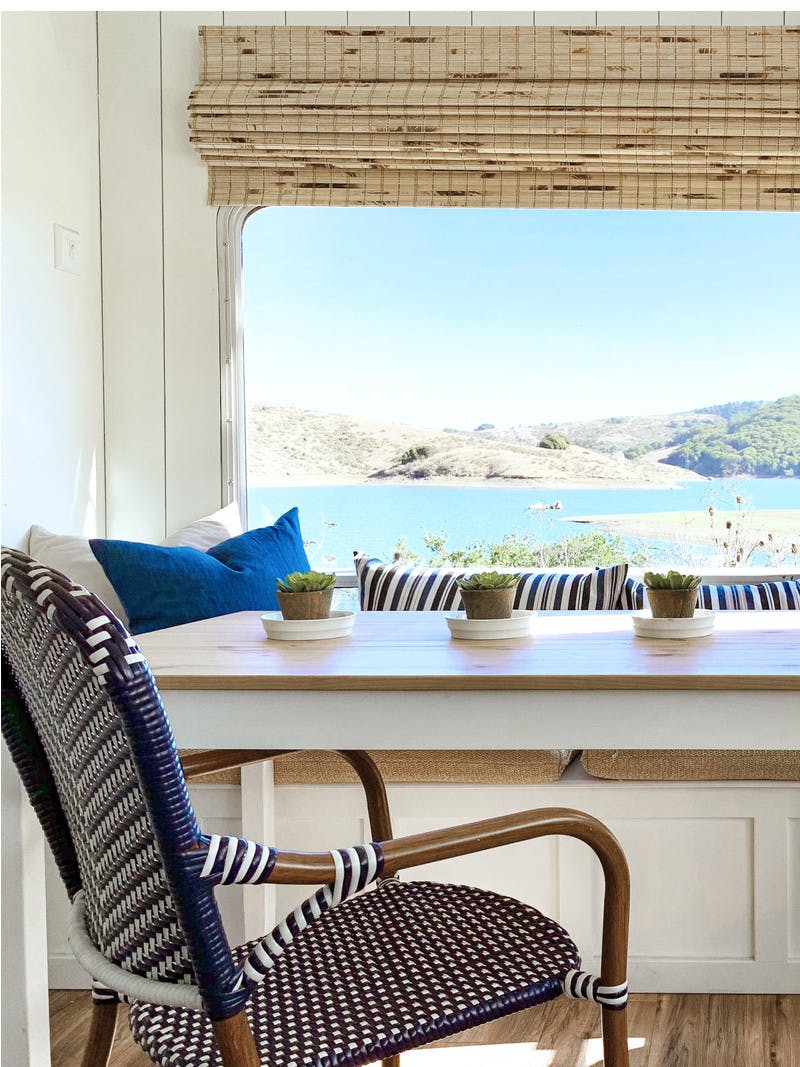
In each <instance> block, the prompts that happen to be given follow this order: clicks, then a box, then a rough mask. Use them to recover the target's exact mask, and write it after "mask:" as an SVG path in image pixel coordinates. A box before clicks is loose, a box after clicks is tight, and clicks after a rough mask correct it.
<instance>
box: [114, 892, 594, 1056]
mask: <svg viewBox="0 0 800 1067" xmlns="http://www.w3.org/2000/svg"><path fill="white" fill-rule="evenodd" d="M256 944H257V942H252V943H250V944H248V945H241V946H240V947H239V948H238V949H236V951H235V956H236V958H237V961H238V962H241V961H242V960H243V959H244V958H246V956H247V955H249V953H250V952H251V951H252V950H253V948H254V947H255V945H256ZM579 966H580V960H579V957H578V952H577V949H576V947H575V945H574V943H573V941H572V940H571V938H570V937H569V935H568V934H567V933H566V931H565V930H563V929H562V927H560V926H559V925H558V923H556V922H554V921H553V920H552V919H548V918H547V916H545V915H542V914H541V912H539V911H537V910H536V909H535V908H531V907H529V906H528V905H526V904H522V903H520V902H519V901H516V900H512V899H510V898H508V897H504V896H501V895H499V894H497V893H491V892H487V891H485V890H481V889H473V888H470V887H467V886H456V885H444V884H440V883H436V882H399V881H387V882H383V883H382V884H381V885H380V886H379V887H378V888H377V889H375V890H372V891H367V892H364V893H362V894H360V895H359V896H356V897H354V898H351V899H350V900H347V901H345V902H343V903H342V904H340V905H339V906H338V907H336V908H334V909H333V910H332V911H330V912H328V913H326V914H324V915H323V916H322V917H321V918H320V919H318V920H317V921H316V922H313V923H311V924H310V925H309V926H308V927H306V929H305V930H303V931H302V933H300V934H299V935H298V936H297V937H296V938H295V940H294V941H293V942H292V943H291V944H289V945H288V947H287V948H286V950H285V951H284V953H283V955H282V956H280V958H279V959H278V960H277V961H276V963H275V966H274V967H273V968H272V969H271V970H270V971H269V972H268V974H267V977H266V978H265V979H264V981H263V982H262V983H261V984H260V985H259V986H258V987H257V988H256V990H255V992H254V994H253V996H252V997H251V999H250V1002H249V1004H248V1009H247V1010H248V1015H249V1017H250V1024H251V1026H252V1029H253V1033H254V1036H255V1039H256V1044H257V1045H258V1048H259V1051H260V1054H261V1062H262V1064H263V1065H264V1067H338V1065H348V1067H356V1065H357V1064H363V1063H371V1062H373V1061H375V1060H379V1059H381V1058H383V1057H385V1056H389V1055H391V1054H392V1053H397V1052H403V1051H405V1050H406V1049H411V1048H415V1047H416V1046H418V1045H422V1044H426V1043H427V1042H429V1041H434V1040H436V1039H437V1038H441V1037H445V1036H447V1035H448V1034H453V1033H457V1032H458V1031H460V1030H467V1029H469V1028H470V1027H473V1026H477V1025H478V1024H479V1023H482V1022H486V1021H488V1020H489V1019H496V1018H499V1017H500V1016H503V1015H508V1014H510V1013H511V1012H514V1011H518V1010H520V1009H522V1008H527V1007H529V1006H530V1005H532V1004H538V1003H541V1002H543V1001H546V1000H552V999H553V998H554V997H556V996H558V994H559V993H560V992H561V991H562V987H561V980H562V978H564V976H565V975H566V974H567V972H568V971H569V970H571V969H573V968H578V967H579ZM130 1024H131V1031H132V1033H133V1036H134V1038H135V1039H136V1041H137V1042H138V1043H139V1044H140V1045H141V1046H142V1048H143V1049H144V1050H145V1051H146V1052H147V1053H148V1055H149V1056H150V1057H151V1058H152V1059H153V1060H154V1061H155V1062H156V1063H158V1064H162V1065H163V1067H177V1065H180V1067H221V1064H222V1060H221V1058H220V1056H219V1053H218V1052H217V1050H216V1046H215V1045H214V1042H213V1037H212V1031H211V1024H210V1022H209V1020H208V1018H207V1017H206V1015H205V1013H204V1012H192V1011H186V1010H183V1009H176V1008H163V1007H158V1006H155V1005H151V1004H142V1003H138V1004H135V1005H133V1006H132V1008H131V1012H130Z"/></svg>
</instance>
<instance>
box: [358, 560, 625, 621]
mask: <svg viewBox="0 0 800 1067" xmlns="http://www.w3.org/2000/svg"><path fill="white" fill-rule="evenodd" d="M355 565H356V575H357V576H358V589H359V597H360V601H361V610H362V611H454V610H459V609H460V608H461V607H462V604H461V594H460V592H459V589H458V585H457V584H456V583H457V580H458V579H459V578H461V577H462V576H463V575H465V574H470V573H474V572H475V571H476V568H475V567H471V568H465V567H462V568H455V567H409V566H405V565H404V564H402V563H383V562H382V561H381V560H379V559H373V558H371V557H370V556H367V555H365V554H364V553H359V552H356V553H355ZM627 574H628V565H627V564H626V563H622V564H619V565H618V566H616V567H605V568H598V569H596V570H594V571H590V572H589V573H584V574H564V573H561V574H558V573H556V574H551V573H547V572H542V571H529V572H526V573H523V574H521V575H520V582H519V585H518V587H517V594H516V597H515V598H514V607H515V608H525V609H528V610H532V611H611V610H615V609H617V608H620V607H621V606H622V605H621V604H620V595H621V593H622V589H623V586H624V585H625V579H626V577H627Z"/></svg>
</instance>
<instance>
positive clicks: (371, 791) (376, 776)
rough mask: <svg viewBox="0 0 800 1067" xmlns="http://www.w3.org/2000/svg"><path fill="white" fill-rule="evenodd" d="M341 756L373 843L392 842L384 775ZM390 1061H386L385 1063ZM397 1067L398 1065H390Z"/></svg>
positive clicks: (350, 754) (371, 764)
mask: <svg viewBox="0 0 800 1067" xmlns="http://www.w3.org/2000/svg"><path fill="white" fill-rule="evenodd" d="M337 751H338V753H339V755H340V756H342V757H343V758H344V759H346V760H347V762H348V763H349V764H350V766H351V767H352V768H353V770H354V771H355V772H356V774H357V775H358V777H359V778H360V779H361V784H362V786H363V787H364V792H365V794H366V797H367V811H368V812H369V828H370V833H371V834H372V840H373V841H391V839H392V838H393V837H394V834H393V833H392V820H391V817H390V815H389V800H388V798H387V796H386V786H385V785H384V782H383V775H382V774H381V772H380V771H379V770H378V765H377V764H376V763H375V760H374V759H373V758H372V756H370V755H369V753H368V752H361V751H358V750H355V749H351V750H349V751H343V750H342V749H337ZM386 1062H388V1061H386V1060H384V1063H386ZM390 1067H396V1064H390Z"/></svg>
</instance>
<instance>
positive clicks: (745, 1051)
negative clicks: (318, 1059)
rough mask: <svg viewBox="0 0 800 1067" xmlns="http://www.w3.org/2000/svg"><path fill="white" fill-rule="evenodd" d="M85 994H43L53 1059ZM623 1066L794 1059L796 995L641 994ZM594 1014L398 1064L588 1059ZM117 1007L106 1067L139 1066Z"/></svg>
mask: <svg viewBox="0 0 800 1067" xmlns="http://www.w3.org/2000/svg"><path fill="white" fill-rule="evenodd" d="M90 1011H91V1004H90V997H89V994H88V993H85V992H78V991H75V990H53V991H51V993H50V1040H51V1047H52V1053H53V1065H52V1067H79V1065H80V1060H81V1054H82V1051H83V1043H84V1041H85V1038H86V1033H87V1030H88V1021H89V1014H90ZM629 1034H630V1049H631V1067H800V996H755V995H749V994H748V995H740V996H731V995H726V996H722V995H716V994H715V995H709V994H686V995H678V994H660V993H641V994H639V995H638V996H637V995H633V996H632V997H631V1006H630V1010H629ZM601 1062H602V1049H601V1043H600V1030H599V1013H598V1011H597V1009H596V1008H595V1007H594V1006H593V1005H591V1004H586V1003H582V1002H576V1001H571V1000H567V999H566V998H564V997H560V998H559V999H558V1000H555V1001H551V1002H550V1003H549V1004H545V1005H544V1006H542V1007H539V1008H532V1009H530V1010H529V1011H524V1012H519V1013H518V1014H516V1015H512V1016H510V1017H509V1018H507V1019H498V1020H497V1021H496V1022H493V1023H487V1024H486V1025H485V1026H481V1027H478V1028H476V1029H474V1030H471V1031H469V1032H468V1033H465V1034H460V1035H457V1036H456V1037H454V1038H451V1039H449V1040H448V1041H446V1042H441V1043H439V1044H437V1045H432V1046H429V1047H428V1048H426V1049H421V1050H420V1051H418V1052H413V1053H406V1054H405V1055H404V1056H403V1067H592V1065H594V1064H598V1065H599V1064H600V1063H601ZM149 1063H150V1060H149V1058H148V1057H147V1056H146V1055H145V1054H144V1053H143V1052H142V1051H141V1050H140V1049H139V1048H138V1046H137V1045H135V1044H134V1042H133V1040H132V1038H131V1036H130V1034H129V1032H128V1026H127V1018H126V1016H125V1012H124V1009H123V1010H122V1011H120V1022H119V1025H118V1027H117V1043H116V1045H115V1048H114V1054H113V1056H112V1058H111V1067H147V1065H148V1064H149Z"/></svg>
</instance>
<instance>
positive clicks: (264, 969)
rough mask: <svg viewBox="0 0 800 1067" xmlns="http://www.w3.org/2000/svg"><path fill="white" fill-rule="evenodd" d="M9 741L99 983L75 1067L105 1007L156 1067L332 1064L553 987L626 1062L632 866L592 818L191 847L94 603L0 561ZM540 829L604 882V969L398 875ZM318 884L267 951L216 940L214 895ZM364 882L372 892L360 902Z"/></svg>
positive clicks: (483, 1017) (554, 812)
mask: <svg viewBox="0 0 800 1067" xmlns="http://www.w3.org/2000/svg"><path fill="white" fill-rule="evenodd" d="M2 605H3V612H4V647H3V733H4V736H5V738H6V741H7V744H8V747H9V749H10V751H11V754H12V757H13V759H14V762H15V764H16V766H17V768H18V769H19V772H20V775H21V777H22V780H23V782H24V785H25V787H26V789H27V791H28V794H29V796H30V799H31V801H32V804H33V806H34V809H35V810H36V812H37V814H38V816H39V819H40V821H41V823H42V826H43V828H44V832H45V834H46V837H47V839H48V842H49V844H50V847H51V848H52V851H53V853H54V855H55V858H56V861H57V864H58V867H59V870H60V873H61V877H62V878H63V881H64V884H65V886H66V889H67V892H68V894H69V896H70V898H71V900H72V915H71V922H70V944H71V946H72V949H73V951H74V952H75V955H76V956H77V958H78V959H79V961H80V962H81V963H82V964H83V965H84V967H85V968H86V969H87V970H88V972H89V974H90V975H91V976H92V977H93V979H94V980H95V982H94V998H95V1004H94V1008H93V1016H92V1024H91V1030H90V1035H89V1042H88V1045H87V1049H86V1053H85V1055H84V1059H83V1064H84V1067H105V1065H106V1064H107V1063H108V1059H109V1056H110V1054H111V1046H112V1042H113V1035H114V1029H115V1020H116V1012H117V1004H118V1002H119V1000H120V999H124V1000H126V1001H128V1002H129V1003H130V1005H131V1007H130V1025H131V1030H132V1032H133V1036H134V1038H135V1039H136V1041H138V1043H139V1044H140V1045H141V1046H142V1048H143V1049H144V1050H145V1051H146V1052H147V1053H148V1054H149V1055H150V1057H151V1058H152V1059H153V1060H154V1061H155V1063H157V1064H163V1065H164V1067H167V1065H180V1067H217V1065H220V1064H221V1065H224V1067H256V1065H259V1064H263V1065H265V1067H338V1065H349V1067H356V1065H358V1064H366V1063H372V1062H375V1061H378V1060H381V1059H383V1060H384V1062H391V1063H395V1064H396V1063H397V1056H398V1054H399V1053H401V1052H403V1051H405V1050H407V1049H411V1048H415V1047H417V1046H419V1045H423V1044H426V1043H427V1042H429V1041H433V1040H435V1039H437V1038H441V1037H445V1036H446V1035H448V1034H452V1033H456V1032H458V1031H461V1030H465V1029H468V1028H470V1027H472V1026H476V1025H478V1024H479V1023H482V1022H485V1021H487V1020H489V1019H493V1018H498V1017H500V1016H503V1015H507V1014H510V1013H511V1012H514V1011H517V1010H519V1009H522V1008H526V1007H528V1006H530V1005H532V1004H537V1003H541V1002H544V1001H547V1000H551V999H553V998H554V997H556V996H558V995H559V994H560V993H562V992H564V993H566V994H567V995H569V996H572V997H580V998H584V999H590V1000H594V1001H596V1002H597V1003H598V1004H600V1005H601V1006H602V1015H603V1040H604V1049H605V1062H606V1064H607V1065H609V1067H622V1065H627V1063H628V1052H627V1034H626V1022H625V1015H626V1012H625V1004H626V1001H627V988H626V984H625V967H626V947H627V924H628V871H627V865H626V863H625V859H624V856H623V854H622V852H621V850H620V847H619V845H618V843H617V841H616V840H615V838H614V837H613V835H612V834H611V833H610V831H608V830H607V829H606V828H605V827H604V826H603V825H602V824H601V823H599V822H597V821H596V820H595V819H593V818H591V817H590V816H588V815H585V814H582V813H580V812H575V811H569V810H566V809H559V808H553V809H541V810H537V811H528V812H520V813H518V814H514V815H509V816H507V817H503V818H495V819H487V820H485V821H482V822H477V823H472V824H469V825H465V826H459V827H456V828H452V829H446V830H440V831H435V832H433V833H426V834H418V835H414V836H411V837H406V838H399V839H396V840H384V841H380V842H378V841H376V842H373V843H372V844H368V845H356V846H354V847H352V848H344V849H340V850H337V851H335V852H331V853H324V854H318V853H310V854H304V853H296V852H285V851H282V850H281V851H278V850H276V849H275V848H271V847H267V846H265V845H262V844H258V843H256V842H253V841H246V840H241V839H239V838H236V837H219V836H216V835H212V836H210V837H209V836H206V835H204V834H203V833H202V832H201V831H200V829H199V827H198V825H197V822H196V820H195V817H194V814H193V811H192V808H191V804H190V802H189V798H188V794H187V791H186V785H185V780H184V776H183V773H182V770H181V766H180V763H179V761H178V757H177V751H176V748H175V744H174V741H173V737H172V732H171V729H170V725H169V722H168V720H167V718H166V715H165V712H164V708H163V706H162V703H161V700H160V698H159V695H158V691H157V689H156V686H155V683H154V681H153V677H152V675H151V673H150V670H149V668H148V666H147V663H146V662H145V659H144V657H143V655H142V654H141V652H140V651H139V649H138V647H137V646H136V644H135V642H134V641H133V639H132V638H131V637H130V636H129V634H128V633H127V632H126V630H125V629H124V627H123V626H122V624H121V623H120V622H119V621H118V620H117V619H116V618H114V617H113V616H112V615H110V614H109V613H108V612H107V610H106V609H105V608H104V606H103V605H102V603H101V602H100V601H99V600H97V599H96V597H94V596H93V595H92V594H91V593H88V592H87V591H86V590H84V589H83V588H81V587H80V586H77V585H75V584H73V583H72V582H70V581H69V579H67V578H65V577H64V576H63V575H61V574H59V573H58V572H56V571H52V570H50V569H48V568H45V567H43V566H41V565H40V564H38V563H36V562H35V561H34V560H31V559H30V558H29V557H27V556H25V555H23V554H22V553H20V552H15V551H11V550H8V551H4V552H3V558H2ZM547 834H567V835H570V836H573V837H577V838H579V839H581V840H582V841H584V842H586V843H587V844H588V845H589V846H590V847H591V848H592V849H593V850H594V851H595V852H596V854H597V855H598V857H599V859H600V862H601V864H602V867H603V871H604V874H605V902H604V916H603V952H602V977H600V978H598V977H593V976H591V975H589V974H585V973H584V972H582V971H581V970H580V960H579V957H578V953H577V950H576V948H575V945H574V944H573V942H572V940H571V939H570V937H569V935H568V934H567V933H566V931H564V930H563V929H562V928H561V927H560V926H559V925H558V924H557V923H555V922H554V921H553V920H551V919H548V918H547V917H546V916H544V915H542V914H541V913H540V912H538V911H536V910H535V909H534V908H532V907H529V906H527V905H525V904H522V903H519V902H518V901H515V900H511V899H508V898H506V897H503V896H500V895H498V894H496V893H491V892H486V891H484V890H479V889H472V888H469V887H466V886H457V885H444V884H436V883H432V882H424V881H421V882H413V881H409V882H400V881H397V880H396V879H395V878H393V876H394V875H396V874H397V872H398V871H400V870H403V869H405V868H408V867H413V866H416V865H418V864H423V863H428V862H431V861H433V860H440V859H444V858H447V857H453V856H458V855H463V854H465V853H471V852H478V851H482V850H484V849H490V848H494V847H496V846H499V845H504V844H508V843H510V842H515V841H522V840H527V839H529V838H534V837H540V836H543V835H547ZM265 882H277V883H292V884H302V885H310V886H313V885H322V886H323V888H321V889H317V891H316V892H314V894H313V895H312V896H310V897H309V898H308V899H307V900H306V901H305V903H304V904H302V905H301V906H299V907H298V908H296V909H295V911H294V912H292V914H291V915H288V916H287V917H286V918H285V919H284V920H283V921H282V922H281V923H280V924H279V925H278V926H277V927H276V928H275V929H274V930H273V931H272V932H271V933H270V934H268V935H267V936H266V937H265V938H264V939H263V940H261V941H256V942H251V943H249V944H245V945H240V946H238V947H236V948H234V949H233V950H231V948H230V947H229V945H228V942H227V939H226V937H225V931H224V929H223V926H222V922H221V919H220V915H219V912H218V910H217V906H216V902H215V895H214V894H215V890H216V889H217V887H218V886H224V885H231V884H242V883H244V884H249V885H259V884H263V883H265ZM371 883H374V888H373V889H372V891H368V892H361V890H363V889H364V888H365V887H366V886H368V885H370V884H371Z"/></svg>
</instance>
